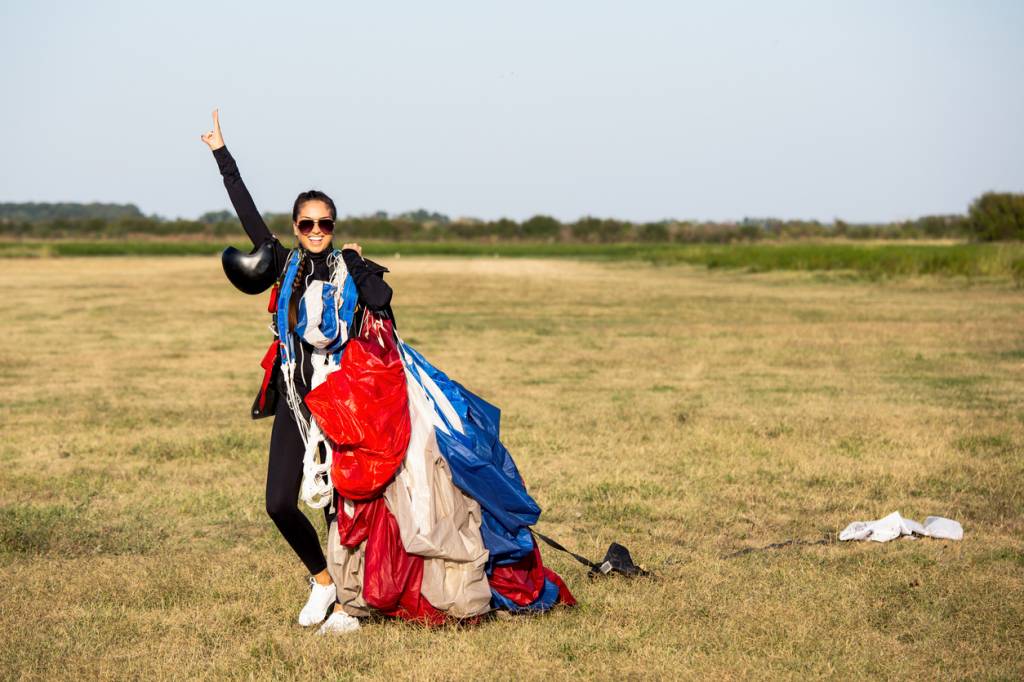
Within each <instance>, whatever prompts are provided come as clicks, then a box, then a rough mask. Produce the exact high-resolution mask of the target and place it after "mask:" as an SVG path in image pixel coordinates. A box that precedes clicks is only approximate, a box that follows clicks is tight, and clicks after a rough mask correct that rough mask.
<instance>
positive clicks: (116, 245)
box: [0, 238, 1024, 287]
mask: <svg viewBox="0 0 1024 682" xmlns="http://www.w3.org/2000/svg"><path fill="white" fill-rule="evenodd" d="M225 245H226V244H225V243H224V242H222V241H216V240H214V241H210V240H204V239H167V238H165V239H149V240H143V241H124V240H99V239H97V240H92V241H74V240H56V239H55V240H48V241H32V240H0V258H4V257H6V258H24V257H34V258H49V257H62V256H201V255H212V254H216V253H219V252H220V251H221V249H223V248H224V246H225ZM235 246H237V247H238V248H240V249H244V250H245V251H248V250H249V248H250V246H249V245H248V244H242V243H238V244H235ZM364 250H365V253H366V255H367V256H372V257H374V258H381V257H383V258H387V257H392V258H394V257H397V256H477V257H488V258H498V257H505V258H573V259H577V260H596V261H620V260H635V261H642V262H647V263H654V264H656V265H678V264H680V263H685V264H688V265H701V266H704V267H706V268H707V269H709V270H717V269H737V270H744V271H747V272H772V271H775V270H790V271H808V272H830V273H833V272H834V273H841V274H842V275H843V276H845V277H855V278H859V279H885V278H891V277H906V276H915V275H937V276H941V277H953V278H961V279H967V280H970V281H978V280H994V281H1012V282H1014V283H1015V284H1016V285H1017V286H1018V287H1024V244H1020V243H1015V242H1008V243H996V244H968V243H958V242H948V241H947V242H942V241H933V242H926V241H873V242H865V241H846V240H842V239H831V240H818V241H813V240H805V241H791V242H754V243H740V244H670V243H650V244H644V243H632V244H589V243H547V242H543V243H542V242H496V243H485V242H479V241H477V242H458V241H437V242H393V241H381V242H372V241H371V242H366V243H364Z"/></svg>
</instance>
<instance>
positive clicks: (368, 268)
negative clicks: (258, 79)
mask: <svg viewBox="0 0 1024 682" xmlns="http://www.w3.org/2000/svg"><path fill="white" fill-rule="evenodd" d="M213 125H214V127H213V130H211V131H209V132H207V133H205V134H203V135H202V140H203V142H205V143H206V144H207V145H208V146H209V148H210V150H211V151H212V152H213V155H214V158H215V159H216V160H217V165H218V167H219V169H220V173H221V175H222V176H223V178H224V186H225V188H226V189H227V191H228V196H229V197H230V199H231V203H232V205H233V206H234V208H235V212H236V213H237V214H238V218H239V220H240V221H241V223H242V227H243V228H244V229H245V232H246V234H248V235H249V239H250V240H252V243H253V246H255V247H257V248H260V247H265V246H269V247H270V251H269V253H270V257H271V259H272V261H273V262H272V270H273V272H274V273H276V276H277V284H276V285H274V289H273V293H272V295H271V296H272V299H271V308H274V303H275V302H276V299H277V295H278V294H279V293H280V294H282V296H281V298H282V300H283V301H284V302H285V308H284V311H282V312H285V315H284V316H281V315H279V316H277V319H279V320H282V321H283V319H286V320H287V325H288V329H287V330H281V329H279V330H277V332H278V334H279V337H280V338H281V339H283V338H288V339H289V341H290V343H289V344H288V347H287V349H285V348H284V345H285V344H283V343H281V342H280V340H279V339H277V338H275V340H274V342H273V343H272V344H271V347H270V348H269V349H268V351H267V353H266V355H265V357H264V360H263V363H262V365H263V367H264V370H265V375H264V380H263V383H262V385H261V387H260V392H259V394H258V395H257V397H256V401H255V403H254V405H253V418H259V417H266V416H270V415H274V427H273V429H272V431H271V436H270V457H269V464H268V468H267V488H266V508H267V514H268V515H269V516H270V518H271V519H273V521H274V523H275V524H276V525H277V528H278V530H280V532H281V535H283V536H284V539H285V540H286V541H287V542H288V544H289V545H290V546H291V548H292V549H293V550H294V551H295V553H296V554H297V555H298V557H299V559H300V560H301V561H302V562H303V564H305V566H306V568H307V570H309V572H310V574H311V575H312V576H313V579H312V580H311V588H312V589H311V592H310V597H309V600H308V602H307V603H306V605H305V607H303V609H302V611H301V612H300V614H299V623H300V624H302V625H313V624H315V623H319V622H320V621H322V620H323V619H324V617H325V615H326V613H327V610H328V609H329V608H330V606H331V605H332V604H333V603H334V602H335V599H336V591H335V587H334V583H333V581H332V579H331V577H330V574H329V573H328V572H327V561H326V559H325V557H324V553H323V550H322V549H321V543H320V538H319V536H318V534H317V532H316V529H315V528H314V527H313V525H312V524H311V523H310V522H309V519H307V518H306V516H305V515H304V514H303V513H302V511H301V510H300V509H299V508H298V496H299V489H300V486H301V485H302V484H303V482H304V481H303V479H304V478H305V477H304V463H305V462H304V460H309V459H310V456H308V455H307V452H306V451H307V447H306V441H307V439H308V438H307V435H306V431H307V429H308V425H309V422H310V415H309V411H308V409H306V407H305V404H304V398H305V396H306V394H307V393H308V392H309V390H310V389H311V388H312V387H313V385H314V383H315V379H314V377H317V376H322V375H323V374H324V372H325V371H326V369H325V368H326V367H327V366H328V365H329V364H330V363H331V362H332V359H333V361H334V362H336V361H337V358H336V356H334V353H336V351H337V349H336V348H334V347H331V345H330V344H332V343H334V344H336V345H337V344H339V343H341V342H343V340H342V339H341V338H340V337H341V332H340V331H339V332H337V336H336V337H335V339H326V338H321V337H317V336H314V335H312V334H306V333H302V332H303V331H305V326H306V323H307V321H308V319H307V314H306V313H307V310H310V309H312V308H313V307H314V305H313V304H315V303H317V302H320V303H321V305H322V301H323V299H324V297H325V296H326V294H325V293H324V292H325V291H330V289H329V287H330V286H331V285H330V284H329V283H334V284H336V285H343V284H347V285H348V286H350V287H351V286H352V285H354V291H351V292H350V294H351V295H350V296H349V298H355V297H356V295H357V296H358V298H357V300H355V301H350V303H351V304H353V305H354V308H352V309H351V310H350V315H351V317H352V319H351V323H352V327H353V328H355V329H358V328H359V326H360V322H361V317H362V315H363V313H364V311H365V310H371V311H373V314H374V315H375V317H376V318H378V319H382V320H389V321H391V323H392V324H393V323H394V316H393V314H392V312H391V306H390V303H391V287H390V286H388V285H387V284H386V283H385V282H384V279H383V273H384V272H387V268H385V267H383V266H381V265H378V264H376V263H374V262H372V261H367V260H364V259H363V258H362V249H361V248H360V246H359V244H355V243H347V244H345V245H344V247H343V249H342V250H341V252H340V253H339V252H338V251H337V250H336V249H333V248H331V242H332V240H333V233H334V221H335V219H336V218H337V209H336V207H335V205H334V201H333V200H332V199H331V198H330V197H329V196H328V195H327V194H325V193H324V192H321V191H319V190H309V191H307V192H302V193H301V194H299V195H298V197H296V199H295V204H294V205H293V207H292V231H293V232H294V234H295V237H296V240H297V241H298V245H297V248H295V249H288V248H286V247H285V246H283V245H282V244H281V243H280V241H279V240H278V239H277V237H276V236H275V235H274V234H273V233H272V232H271V231H270V229H269V228H268V227H267V225H266V223H265V222H264V220H263V216H261V215H260V212H259V211H258V210H257V209H256V204H255V202H254V201H253V199H252V197H251V196H250V194H249V191H248V189H246V187H245V183H243V182H242V176H241V174H240V173H239V171H238V165H237V164H236V163H235V160H234V158H233V157H232V156H231V153H230V152H229V151H228V148H227V147H226V146H225V144H224V137H223V135H222V133H221V128H220V116H219V112H218V111H217V110H214V112H213ZM314 285H316V286H314ZM325 285H326V286H325ZM282 286H287V287H288V290H287V291H286V292H282V290H281V288H282ZM307 290H308V291H309V292H311V293H313V294H314V296H312V297H309V296H307ZM340 290H341V286H338V288H337V292H336V293H338V294H339V295H340ZM307 299H308V302H309V303H310V305H309V306H304V305H303V304H305V303H306V302H307ZM314 299H316V300H314ZM336 322H337V321H336ZM279 326H280V323H279ZM291 331H296V332H299V333H294V334H290V333H288V332H291ZM282 332H283V333H282ZM346 336H347V330H346ZM292 340H294V347H293V344H292V343H291V341H292ZM286 351H287V352H286ZM282 370H283V371H282ZM324 515H325V518H326V519H327V523H328V525H329V524H330V517H331V508H330V507H329V506H324Z"/></svg>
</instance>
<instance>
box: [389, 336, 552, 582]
mask: <svg viewBox="0 0 1024 682" xmlns="http://www.w3.org/2000/svg"><path fill="white" fill-rule="evenodd" d="M402 349H403V352H404V353H403V357H405V358H406V360H407V361H410V360H411V362H410V364H412V365H414V366H415V367H416V368H417V369H419V370H420V371H422V372H423V373H424V374H425V375H426V376H428V377H430V379H431V380H432V381H433V382H434V383H435V384H436V385H437V387H438V389H440V391H441V393H442V394H443V395H444V396H445V398H447V399H448V401H449V402H450V403H451V406H452V408H453V410H454V411H455V413H456V414H457V415H458V417H459V419H460V420H461V422H462V433H460V432H459V430H458V429H457V428H455V426H454V425H453V424H452V422H451V420H449V419H448V418H447V417H446V416H445V414H444V410H442V409H440V408H439V407H438V406H436V405H435V411H436V413H437V414H438V415H439V416H440V418H441V420H442V421H443V422H444V424H445V426H447V427H448V430H449V432H448V433H446V432H445V431H444V430H443V429H440V428H435V429H434V431H435V435H436V437H437V444H438V449H439V450H440V451H441V455H442V456H443V457H444V459H445V462H447V463H448V468H449V470H450V471H451V473H452V482H453V483H454V484H455V486H456V487H458V488H459V489H460V490H462V491H463V492H464V493H466V494H467V495H469V496H470V497H472V498H473V499H474V500H476V501H477V502H478V503H479V504H480V507H481V526H480V533H481V536H482V538H483V542H484V546H485V547H486V548H487V550H488V552H489V555H490V556H489V559H488V570H490V569H491V568H493V567H494V566H495V565H504V564H510V563H515V562H516V561H519V560H520V559H523V558H525V557H526V556H528V555H529V554H530V553H531V552H532V551H533V537H532V536H531V535H530V530H529V527H530V526H532V525H533V524H535V523H536V522H537V519H538V518H539V517H540V507H539V506H538V505H537V503H536V502H535V501H534V499H533V498H532V497H530V495H529V493H527V492H526V486H525V485H524V483H523V479H522V477H521V476H520V475H519V471H518V470H517V469H516V466H515V463H514V462H513V461H512V456H511V455H510V454H509V452H508V450H507V449H506V448H505V446H504V445H502V443H501V440H500V439H499V424H500V419H501V411H500V410H499V409H498V408H497V407H495V406H494V405H491V404H490V403H488V402H487V401H485V400H483V399H482V398H480V397H479V396H477V395H475V394H474V393H472V392H471V391H469V390H468V389H466V388H465V387H464V386H462V385H461V384H459V383H458V382H457V381H453V380H451V379H449V378H448V376H447V375H445V374H444V372H442V371H440V370H438V369H437V368H436V367H434V366H433V365H431V364H430V363H429V362H427V360H426V359H425V358H424V357H423V356H422V355H420V354H419V353H418V352H416V351H415V350H413V349H412V348H411V347H410V346H408V345H407V344H404V343H403V344H402ZM410 373H411V374H412V376H413V377H414V378H416V379H417V381H420V378H419V377H418V376H417V374H416V372H415V371H412V372H410ZM427 393H428V395H429V393H430V392H429V391H427Z"/></svg>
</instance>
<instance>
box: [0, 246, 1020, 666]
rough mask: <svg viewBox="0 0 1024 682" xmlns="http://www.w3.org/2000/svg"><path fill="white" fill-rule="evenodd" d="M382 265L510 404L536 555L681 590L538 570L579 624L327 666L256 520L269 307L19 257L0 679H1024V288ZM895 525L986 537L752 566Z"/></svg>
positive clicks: (404, 326) (560, 623)
mask: <svg viewBox="0 0 1024 682" xmlns="http://www.w3.org/2000/svg"><path fill="white" fill-rule="evenodd" d="M382 260H385V262H387V259H382ZM387 264H388V265H389V266H391V268H392V271H393V272H392V274H391V275H389V281H390V282H391V283H392V285H393V286H394V287H395V290H396V295H395V301H394V308H395V311H396V315H397V316H398V322H399V328H400V331H401V332H402V334H403V336H404V338H405V339H406V340H407V341H409V342H410V343H412V344H413V345H414V346H416V347H417V348H419V349H420V350H421V351H422V352H423V353H424V354H425V355H426V356H427V357H428V358H430V359H431V360H433V361H434V362H436V364H437V365H438V366H439V367H441V368H442V369H445V370H446V371H448V373H449V374H451V375H452V376H453V377H454V378H456V379H458V380H460V381H462V382H463V383H465V384H466V385H467V386H468V387H470V388H471V389H473V390H475V391H476V392H478V393H480V394H481V395H482V396H484V397H486V398H488V399H490V400H491V401H492V402H494V403H495V404H497V405H499V406H500V407H502V408H503V410H504V439H505V441H506V444H507V445H508V446H509V448H510V449H511V451H512V453H513V455H514V456H515V458H516V460H517V462H518V463H519V466H520V469H521V471H522V472H523V474H524V476H525V477H526V480H527V483H528V484H529V486H530V490H531V492H532V493H533V494H534V496H535V497H536V498H537V500H538V501H539V502H540V504H541V506H542V507H543V508H544V510H545V512H544V514H543V515H542V518H541V523H540V525H539V528H541V529H543V530H546V531H547V532H548V533H549V534H551V535H554V536H555V537H558V538H560V539H562V540H563V541H564V542H566V543H567V544H570V545H573V546H575V547H576V548H578V549H579V550H580V551H582V552H583V553H586V554H590V555H592V556H595V557H596V556H597V555H599V554H601V552H603V551H604V549H605V548H606V547H607V545H608V543H609V542H610V541H612V540H618V541H620V542H623V543H624V544H626V545H627V546H628V547H630V548H631V549H632V550H633V553H634V556H635V558H636V559H637V560H638V561H639V562H640V563H642V564H643V565H645V566H646V567H647V568H649V569H651V570H653V571H654V572H655V573H656V574H657V576H658V578H657V579H656V580H652V581H648V580H643V581H634V582H627V581H624V580H621V579H615V578H612V579H605V580H597V581H588V580H587V579H586V578H585V577H584V575H583V570H582V568H581V567H580V566H578V565H577V564H574V563H572V562H571V560H568V559H567V558H566V557H564V556H561V555H559V554H557V553H555V552H553V551H551V550H545V552H544V554H545V558H546V561H547V562H548V563H549V564H550V565H552V566H553V567H554V568H555V569H556V570H558V571H559V572H561V573H562V574H563V575H564V576H565V578H566V580H567V582H568V583H569V585H570V586H571V587H572V589H573V590H574V591H575V593H576V595H577V596H578V598H579V600H580V604H581V605H580V607H579V608H577V609H573V610H568V609H561V610H556V611H555V612H553V613H551V614H549V615H547V616H543V617H536V618H530V617H524V618H511V619H501V620H496V621H493V622H488V623H485V624H483V625H481V626H479V627H475V628H467V629H455V628H452V629H442V630H436V631H432V630H424V629H421V628H418V627H413V626H408V625H403V624H401V623H377V624H371V625H369V626H367V627H365V628H364V629H363V630H361V631H360V632H358V633H356V634H354V635H350V636H346V637H340V638H327V639H323V638H318V637H316V636H315V635H314V634H313V633H312V632H310V631H308V630H303V629H302V628H300V627H298V625H295V624H294V618H295V615H296V612H297V610H298V608H299V607H300V606H301V604H302V603H303V601H304V599H305V596H306V589H307V588H306V585H305V582H304V581H305V578H304V573H303V570H302V568H301V565H300V564H299V562H298V561H297V560H296V559H295V557H294V556H293V555H292V554H291V552H290V550H289V549H288V547H287V546H286V545H285V543H284V541H283V540H282V539H281V538H280V537H279V536H278V534H277V531H276V530H275V529H274V527H273V525H272V524H271V522H270V521H269V519H267V518H266V516H265V514H264V511H263V499H262V495H263V484H264V476H265V461H266V454H265V452H266V443H267V440H268V436H269V427H270V422H269V420H267V421H260V422H252V421H250V420H249V418H248V407H249V404H250V401H251V399H252V394H253V392H254V389H255V386H256V383H257V381H258V379H259V368H258V366H257V362H258V360H259V358H260V357H261V355H262V352H263V350H264V349H265V347H266V344H267V343H268V341H269V339H268V332H267V330H266V328H265V324H266V322H267V315H266V314H265V312H264V309H265V308H264V306H265V300H264V298H263V297H259V298H248V297H245V296H243V295H242V294H239V293H237V292H235V291H234V290H233V289H231V288H230V286H229V285H228V284H227V282H226V281H225V280H224V278H223V275H222V274H221V272H220V268H219V265H218V263H217V261H216V260H215V259H212V258H205V257H202V258H167V259H141V258H139V259H133V258H125V259H119V258H112V259H81V260H77V259H43V260H31V261H30V260H8V261H6V262H5V263H4V264H3V265H4V267H3V272H2V274H0V296H2V301H3V304H2V306H3V307H2V317H3V330H4V334H3V336H4V340H5V344H4V353H3V355H2V357H0V420H2V434H3V438H2V442H0V539H2V545H0V570H2V577H3V591H2V592H0V627H2V631H3V633H4V640H3V643H2V644H0V671H2V673H0V675H2V676H3V677H10V678H25V679H53V678H58V677H61V678H80V677H116V678H123V677H145V678H147V679H172V678H173V679H182V678H202V677H206V678H217V679H221V678H239V679H248V678H259V679H270V678H274V679H279V678H298V679H347V678H369V677H385V676H387V677H395V676H397V677H403V678H405V677H411V678H452V677H455V678H466V679H469V678H477V679H479V678H484V677H496V678H498V679H511V678H519V677H526V678H542V677H546V678H553V679H558V678H567V677H570V676H583V677H586V678H597V679H612V678H621V677H623V676H624V677H627V678H659V677H660V678H669V677H674V678H678V677H683V678H695V677H713V678H737V679H739V678H764V677H772V678H805V677H819V676H840V677H861V676H869V677H876V678H886V677H893V678H921V677H924V678H929V679H935V678H946V677H981V678H992V677H995V678H998V677H1005V678H1019V677H1021V676H1022V675H1024V653H1022V652H1024V630H1022V625H1021V623H1022V622H1024V578H1022V576H1024V539H1022V538H1024V511H1022V509H1024V407H1022V405H1024V383H1022V379H1024V326H1022V323H1024V296H1022V295H1021V293H1020V291H1019V290H1014V289H1012V288H1011V287H1010V286H1009V285H1007V286H1005V287H1002V286H997V285H984V286H980V285H979V286H964V285H963V284H954V283H951V282H948V281H947V282H943V281H939V280H929V279H920V280H903V281H895V282H890V283H886V284H877V283H864V282H851V281H844V280H841V279H838V278H818V277H814V276H812V275H787V274H779V273H774V274H769V275H743V274H721V273H719V274H709V273H707V272H705V271H703V270H695V269H688V268H684V267H663V268H657V267H652V266H647V265H640V264H636V263H619V264H596V263H576V262H568V261H551V260H545V261H529V260H516V261H507V260H502V259H477V260H458V259H409V258H403V259H400V260H392V261H390V262H387ZM894 510H899V511H901V512H902V513H903V514H904V515H905V516H908V517H911V518H915V519H922V518H923V517H924V516H925V515H928V514H940V515H945V516H950V517H953V518H956V519H959V520H960V521H961V522H962V523H963V525H964V528H965V533H966V537H965V540H964V541H963V542H962V543H944V542H938V541H931V540H919V541H909V540H903V541H897V542H893V543H890V544H888V545H875V544H872V543H864V544H845V543H844V544H838V545H837V544H827V545H821V546H790V547H786V548H782V549H777V550H769V551H764V552H754V553H751V554H747V555H744V556H737V557H731V558H729V557H728V556H727V555H729V554H730V553H732V552H735V551H736V550H738V549H742V548H744V547H751V546H762V545H765V544H768V543H771V542H777V541H780V540H786V539H803V540H817V539H820V538H823V537H828V536H829V534H832V533H835V532H836V531H838V530H839V529H841V528H842V527H843V526H844V525H845V524H846V523H848V522H849V521H852V520H856V519H871V518H878V517H879V516H881V515H883V514H886V513H888V512H890V511H894ZM310 515H311V518H313V519H315V520H316V521H318V522H320V523H321V525H322V521H321V520H320V518H319V515H318V514H313V513H311V514H310Z"/></svg>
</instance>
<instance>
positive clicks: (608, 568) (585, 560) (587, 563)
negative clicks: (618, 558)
mask: <svg viewBox="0 0 1024 682" xmlns="http://www.w3.org/2000/svg"><path fill="white" fill-rule="evenodd" d="M530 532H531V533H533V534H534V535H536V536H537V537H539V538H540V539H541V540H543V541H544V542H546V543H548V544H549V545H551V546H552V547H554V548H555V549H557V550H558V551H559V552H565V553H566V554H568V555H569V556H571V557H572V558H573V559H575V560H576V561H578V562H580V563H581V564H583V565H584V566H586V567H587V568H589V569H590V570H591V571H595V572H597V573H608V572H609V571H611V570H612V567H611V565H608V566H606V567H604V568H602V565H599V564H596V563H594V562H593V561H591V560H590V559H588V558H587V557H585V556H580V555H579V554H577V553H576V552H572V551H570V550H568V549H566V548H565V547H564V546H563V545H562V543H560V542H559V541H558V540H552V539H551V538H549V537H548V536H547V535H544V534H543V533H538V532H537V531H535V530H533V529H532V528H531V529H530ZM605 563H608V562H605Z"/></svg>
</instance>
